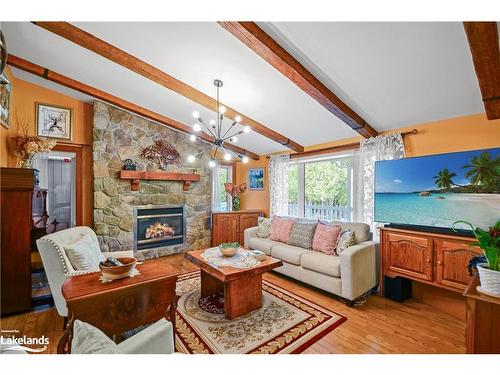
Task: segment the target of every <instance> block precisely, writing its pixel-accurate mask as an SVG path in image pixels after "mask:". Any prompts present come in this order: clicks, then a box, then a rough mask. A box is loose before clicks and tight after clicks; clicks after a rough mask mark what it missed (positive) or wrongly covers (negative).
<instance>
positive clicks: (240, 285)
mask: <svg viewBox="0 0 500 375" xmlns="http://www.w3.org/2000/svg"><path fill="white" fill-rule="evenodd" d="M204 252H205V250H195V251H188V252H187V253H185V255H184V256H185V257H186V259H188V260H190V261H191V262H193V263H194V264H196V265H197V266H198V267H200V269H201V297H207V296H210V295H213V294H216V293H219V292H224V313H225V316H226V319H234V318H237V317H238V316H240V315H243V314H246V313H248V312H250V311H253V310H257V309H259V308H260V307H262V274H263V273H264V272H267V271H270V270H272V269H274V268H277V267H280V266H282V265H283V262H282V261H281V260H278V259H273V258H271V257H270V256H268V257H266V259H265V260H261V261H260V263H259V264H258V265H256V266H254V267H251V268H246V269H239V268H234V267H219V266H216V265H213V264H210V263H208V262H207V261H205V260H204V259H203V258H202V257H201V254H203V253H204Z"/></svg>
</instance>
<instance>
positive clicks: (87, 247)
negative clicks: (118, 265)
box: [64, 234, 106, 271]
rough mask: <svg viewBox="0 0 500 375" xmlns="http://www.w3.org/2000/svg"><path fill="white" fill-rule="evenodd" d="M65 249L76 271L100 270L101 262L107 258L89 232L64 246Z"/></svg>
mask: <svg viewBox="0 0 500 375" xmlns="http://www.w3.org/2000/svg"><path fill="white" fill-rule="evenodd" d="M64 251H65V252H66V255H67V256H68V259H69V261H70V262H71V265H72V266H73V268H74V269H75V270H76V271H99V262H101V261H104V260H106V258H104V255H103V254H102V252H101V249H100V248H99V246H97V245H96V244H95V242H94V241H93V239H92V237H91V236H90V235H89V234H86V235H84V236H83V237H82V238H80V239H78V240H76V241H75V242H73V243H70V244H68V245H66V246H64Z"/></svg>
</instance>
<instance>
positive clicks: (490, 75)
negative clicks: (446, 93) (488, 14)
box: [464, 22, 500, 120]
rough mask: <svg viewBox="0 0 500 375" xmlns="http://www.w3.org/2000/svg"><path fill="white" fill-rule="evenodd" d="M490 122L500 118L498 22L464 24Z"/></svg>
mask: <svg viewBox="0 0 500 375" xmlns="http://www.w3.org/2000/svg"><path fill="white" fill-rule="evenodd" d="M464 29H465V34H466V35H467V40H468V41H469V48H470V52H471V54H472V61H473V62H474V69H475V70H476V76H477V80H478V82H479V88H480V89H481V96H482V98H483V103H484V109H485V110H486V116H487V117H488V120H495V119H499V118H500V47H499V40H498V27H497V23H496V22H464Z"/></svg>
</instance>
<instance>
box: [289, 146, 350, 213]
mask: <svg viewBox="0 0 500 375" xmlns="http://www.w3.org/2000/svg"><path fill="white" fill-rule="evenodd" d="M352 162H353V157H352V155H349V156H345V155H344V156H338V157H329V158H322V159H316V160H309V161H298V162H296V163H293V164H291V165H290V171H289V182H288V184H289V192H288V214H289V215H290V216H299V217H305V218H311V219H312V218H315V219H323V220H342V221H352V219H353V217H352V216H353V188H352V186H353V173H352Z"/></svg>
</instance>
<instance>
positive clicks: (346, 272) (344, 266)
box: [340, 241, 377, 301]
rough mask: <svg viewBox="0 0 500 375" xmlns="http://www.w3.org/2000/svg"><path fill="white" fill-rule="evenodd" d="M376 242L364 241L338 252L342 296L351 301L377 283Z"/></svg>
mask: <svg viewBox="0 0 500 375" xmlns="http://www.w3.org/2000/svg"><path fill="white" fill-rule="evenodd" d="M375 245H376V243H375V242H374V241H365V242H361V243H359V244H356V245H354V246H351V247H348V248H347V249H345V250H344V251H343V252H342V253H340V277H341V279H342V297H344V298H347V299H349V300H351V301H353V300H355V299H356V298H358V297H359V296H361V295H362V294H363V293H365V292H367V291H368V290H370V289H371V288H373V287H374V286H375V285H377V259H376V258H377V257H376V248H375Z"/></svg>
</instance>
